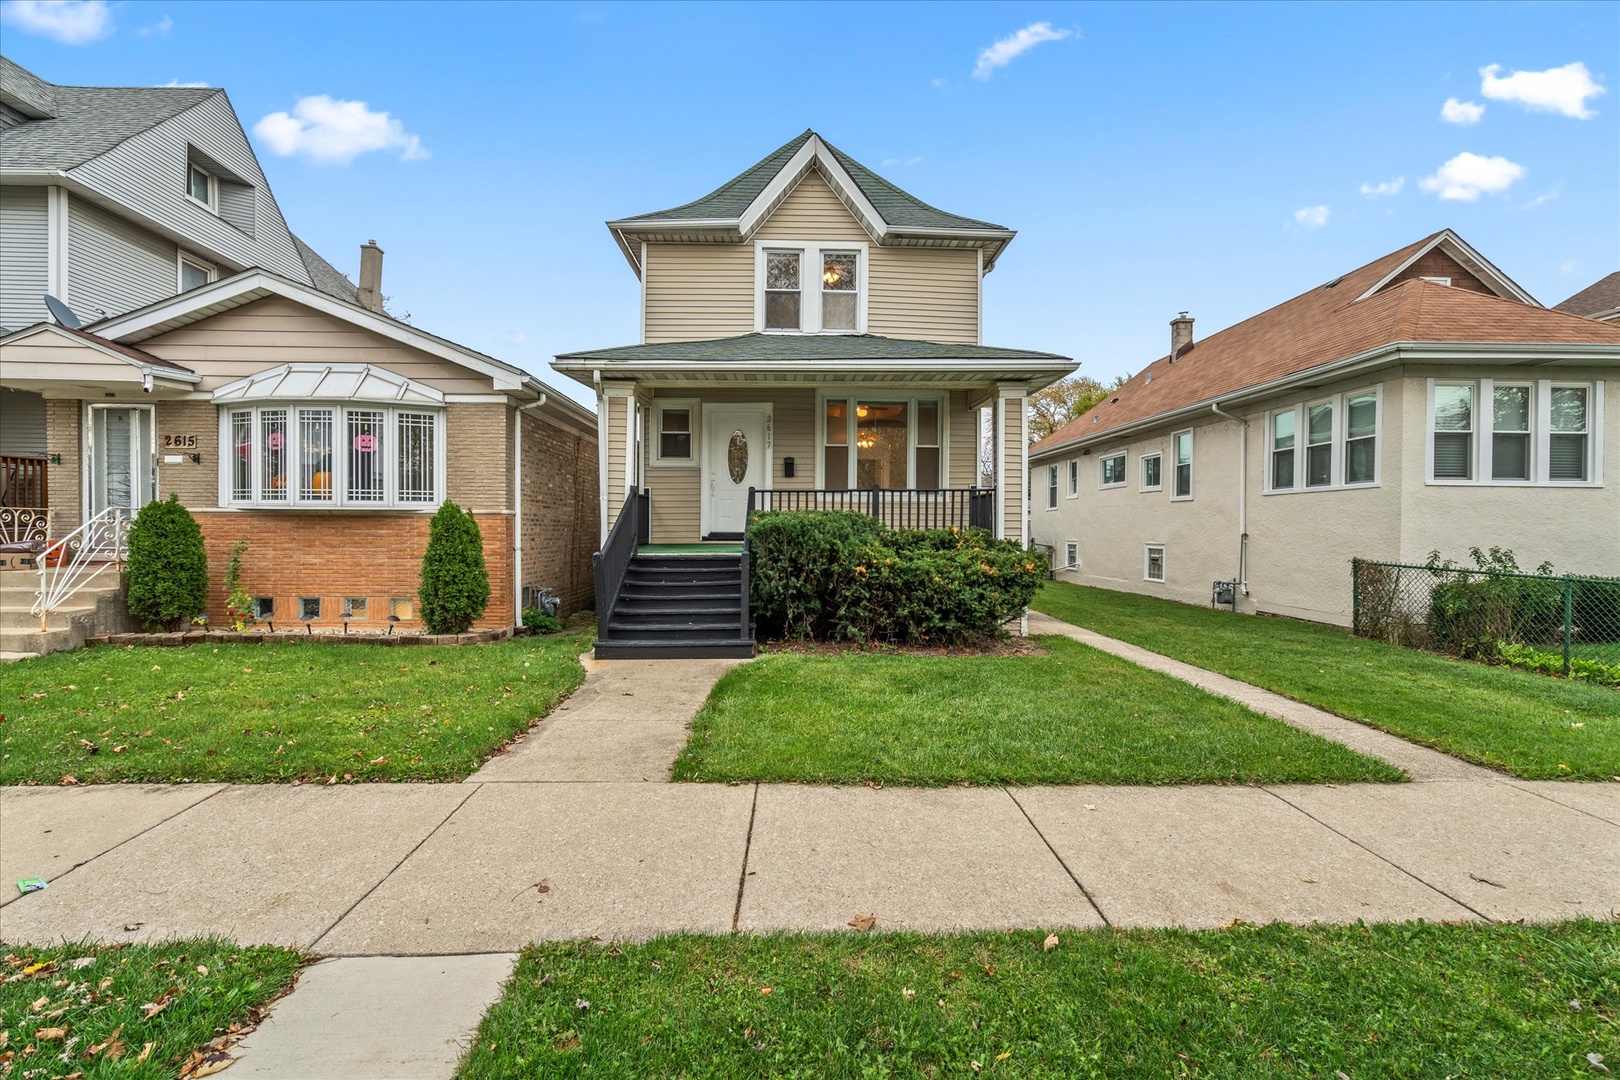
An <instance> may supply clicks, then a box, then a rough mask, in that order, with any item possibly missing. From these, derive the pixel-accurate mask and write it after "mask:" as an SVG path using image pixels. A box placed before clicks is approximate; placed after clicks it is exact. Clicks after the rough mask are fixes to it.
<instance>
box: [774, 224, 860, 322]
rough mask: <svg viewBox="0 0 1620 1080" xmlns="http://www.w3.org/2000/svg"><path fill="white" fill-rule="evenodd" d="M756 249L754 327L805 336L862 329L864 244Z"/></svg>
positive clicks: (787, 244)
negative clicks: (755, 308)
mask: <svg viewBox="0 0 1620 1080" xmlns="http://www.w3.org/2000/svg"><path fill="white" fill-rule="evenodd" d="M756 250H757V252H758V255H757V259H758V261H757V262H756V264H755V273H756V275H757V278H756V282H755V288H756V290H757V291H756V293H755V303H756V305H757V310H756V315H755V320H754V326H755V328H756V329H758V330H764V331H768V332H776V333H783V332H787V333H795V332H796V333H803V334H820V333H833V334H848V333H860V332H861V331H862V330H863V329H864V326H863V324H864V322H865V318H864V314H863V312H864V308H865V305H864V303H863V300H864V298H865V290H866V282H865V281H864V280H863V275H864V273H865V268H864V267H863V266H862V265H861V264H862V263H863V262H864V261H865V249H864V247H863V246H862V245H845V246H832V245H828V246H825V247H824V246H822V245H820V244H813V243H796V242H791V241H784V242H778V243H770V244H764V243H762V244H761V245H760V246H759V247H758V248H757V249H756Z"/></svg>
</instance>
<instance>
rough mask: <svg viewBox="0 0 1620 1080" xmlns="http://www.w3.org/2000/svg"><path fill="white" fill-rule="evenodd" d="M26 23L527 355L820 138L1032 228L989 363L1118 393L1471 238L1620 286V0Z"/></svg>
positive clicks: (1542, 284)
mask: <svg viewBox="0 0 1620 1080" xmlns="http://www.w3.org/2000/svg"><path fill="white" fill-rule="evenodd" d="M71 7H72V5H69V8H71ZM4 15H5V20H6V21H5V23H4V29H3V38H4V49H5V52H6V54H7V55H8V56H10V57H11V58H13V59H14V60H16V61H17V62H19V63H21V64H23V65H24V66H26V67H29V68H31V69H32V70H34V71H36V72H37V73H38V74H40V75H42V76H43V77H45V78H47V79H50V80H52V81H55V82H63V83H85V84H105V85H118V84H123V85H159V84H163V83H167V82H170V81H171V80H176V81H179V82H205V83H208V84H210V85H215V86H223V87H225V88H226V89H227V90H228V91H229V93H230V96H231V100H232V102H233V103H234V105H235V107H236V110H237V112H238V113H239V114H240V115H241V117H242V120H243V123H244V125H245V126H246V127H247V128H248V129H249V131H250V132H254V133H255V134H254V141H255V144H256V146H257V147H258V149H259V153H260V157H261V160H262V161H263V163H264V166H265V169H266V171H267V173H268V174H269V176H270V181H271V184H272V186H273V188H274V189H275V192H276V195H277V197H278V199H279V200H280V202H281V206H282V209H283V211H284V212H285V213H286V215H287V218H288V220H289V222H290V223H291V225H292V227H293V228H294V230H295V231H296V232H298V233H299V234H300V235H301V236H303V237H304V238H305V239H306V240H308V241H309V242H310V243H311V244H313V245H314V246H315V247H316V248H318V249H319V250H320V251H322V252H323V253H324V254H325V255H327V257H328V258H330V259H332V261H333V262H335V263H336V264H337V265H338V266H339V267H341V268H342V269H344V270H345V271H346V272H348V273H349V274H350V275H351V277H352V276H354V275H355V273H356V270H357V264H358V254H357V249H358V245H359V244H360V243H362V242H363V241H364V240H366V239H367V238H369V237H375V238H376V239H377V241H378V242H379V243H380V244H381V245H382V246H383V247H384V248H385V249H386V250H387V252H388V256H387V265H386V271H385V280H384V292H385V293H388V294H390V295H391V296H392V297H393V307H394V308H395V309H396V310H398V311H401V312H409V313H410V317H411V320H412V321H413V322H414V323H416V324H417V325H419V326H422V327H423V328H425V329H428V330H431V331H433V332H436V333H439V334H442V335H444V336H447V337H450V338H453V339H455V340H458V341H462V342H464V343H466V344H469V345H472V346H474V347H476V348H479V349H482V350H485V351H487V352H489V353H491V354H494V355H496V356H500V357H502V358H503V359H506V360H509V361H511V362H514V363H518V364H521V365H523V366H525V367H528V368H529V369H531V370H534V371H541V372H544V371H546V369H545V364H546V362H547V361H548V360H549V359H550V356H551V355H552V354H554V353H556V352H562V351H567V350H570V349H578V348H588V347H598V346H609V345H618V344H625V343H629V342H632V341H634V340H635V339H636V336H637V318H636V299H637V286H636V281H635V277H634V275H633V274H632V273H631V271H630V268H629V267H628V265H627V264H626V263H625V261H624V259H623V257H622V256H621V255H620V254H619V253H618V251H617V250H616V248H615V247H614V244H613V242H612V240H611V239H610V237H609V235H608V233H607V230H606V229H604V228H603V226H602V222H603V221H605V220H607V219H609V218H613V217H618V216H624V215H629V214H635V213H642V212H645V211H649V210H654V209H660V208H662V207H665V206H669V205H673V204H676V203H680V202H684V201H686V200H689V199H692V198H695V197H697V196H698V195H701V194H703V193H705V192H707V191H709V190H710V189H712V188H713V187H715V186H717V185H718V184H720V183H721V182H723V181H724V180H726V179H728V178H729V177H731V176H732V175H734V174H735V173H737V172H739V171H741V170H742V169H743V168H745V167H746V166H748V165H749V164H751V163H753V162H754V161H755V160H757V159H758V158H760V157H762V156H764V154H766V153H767V152H769V151H770V150H772V149H774V148H775V147H776V146H778V145H780V144H781V143H783V142H785V141H787V140H788V139H789V138H791V137H792V136H793V135H795V134H796V133H798V132H799V131H802V130H803V129H804V128H806V127H813V128H815V129H816V130H817V131H818V132H820V133H821V134H822V135H823V137H825V138H826V139H828V140H829V141H831V142H832V143H834V144H835V145H837V146H838V147H839V148H840V149H842V150H844V151H845V152H846V153H849V154H850V155H852V156H854V157H855V158H857V159H858V160H860V161H862V162H864V163H865V164H867V165H868V166H870V167H872V168H875V169H877V170H878V171H879V172H882V173H883V174H885V175H886V176H888V177H889V178H890V179H891V180H893V181H894V182H895V183H897V184H899V185H901V186H902V187H905V188H907V189H908V190H910V191H912V192H913V193H914V194H916V195H918V196H919V197H921V198H923V199H925V200H927V201H929V202H932V203H934V204H936V205H938V206H940V207H942V208H944V209H947V210H950V211H953V212H956V213H961V214H966V215H969V216H972V217H979V218H985V219H988V220H991V221H995V222H999V223H1002V224H1006V225H1009V226H1011V227H1013V228H1015V229H1018V230H1019V236H1018V238H1017V240H1015V241H1014V243H1013V245H1012V247H1011V248H1010V249H1009V250H1008V252H1007V253H1006V255H1005V256H1003V258H1002V260H1001V263H1000V264H999V266H998V267H997V269H996V271H995V272H994V273H993V274H991V275H990V276H989V277H988V278H987V279H986V281H985V305H986V319H985V341H986V343H988V344H996V345H1006V346H1018V347H1028V348H1038V349H1048V350H1052V351H1056V352H1062V353H1066V354H1069V355H1072V356H1074V357H1075V358H1076V359H1078V360H1080V361H1081V362H1082V368H1081V371H1082V373H1085V374H1091V375H1094V376H1097V377H1099V378H1109V377H1112V376H1114V375H1117V374H1122V373H1127V372H1131V371H1135V370H1137V369H1139V368H1141V367H1142V366H1143V365H1145V364H1146V363H1148V362H1149V361H1151V360H1153V359H1154V358H1156V357H1158V356H1160V355H1162V354H1163V353H1164V351H1165V349H1166V347H1167V338H1168V327H1167V323H1168V320H1169V319H1170V318H1171V317H1172V316H1173V315H1174V314H1175V313H1176V312H1177V311H1179V310H1188V311H1191V312H1192V314H1193V315H1194V316H1195V317H1196V318H1197V320H1198V332H1199V333H1200V334H1201V335H1207V334H1209V333H1212V332H1214V331H1215V330H1217V329H1219V328H1221V327H1223V326H1226V325H1230V324H1231V323H1233V322H1236V321H1238V320H1240V319H1243V318H1245V317H1247V316H1249V315H1252V314H1254V313H1256V312H1258V311H1260V310H1263V309H1264V308H1266V307H1269V306H1271V305H1272V304H1274V303H1277V302H1279V301H1281V300H1284V299H1286V298H1288V297H1290V296H1292V295H1294V294H1296V293H1298V292H1301V291H1303V290H1305V289H1306V288H1309V287H1310V286H1312V285H1314V284H1317V283H1320V282H1321V281H1324V280H1327V279H1329V278H1331V277H1334V276H1336V275H1338V274H1339V273H1342V272H1344V271H1346V270H1348V269H1351V268H1353V267H1355V266H1358V265H1360V264H1362V263H1364V262H1366V261H1368V260H1370V259H1372V258H1374V257H1376V256H1378V255H1380V254H1383V253H1384V252H1386V251H1390V250H1393V249H1394V248H1396V247H1399V246H1401V245H1404V244H1406V243H1409V242H1410V241H1412V240H1415V239H1417V238H1419V237H1421V236H1423V235H1425V234H1427V233H1429V232H1431V231H1433V230H1435V229H1438V228H1441V227H1445V226H1450V227H1452V228H1454V229H1456V230H1457V231H1458V232H1459V233H1461V234H1462V236H1463V237H1464V238H1465V239H1467V240H1468V241H1469V242H1471V243H1472V244H1474V246H1476V247H1477V248H1479V249H1480V250H1481V251H1482V252H1484V253H1485V254H1486V255H1487V256H1488V257H1489V258H1491V259H1492V260H1493V261H1495V262H1496V263H1497V265H1499V266H1501V267H1502V268H1503V269H1504V270H1505V271H1506V272H1507V273H1508V274H1510V275H1511V276H1513V277H1514V278H1515V279H1516V280H1517V281H1518V282H1519V283H1520V284H1521V285H1523V286H1524V287H1525V288H1527V289H1529V290H1530V292H1532V293H1533V294H1534V295H1535V296H1536V297H1537V298H1538V299H1540V300H1542V301H1543V302H1544V303H1549V304H1551V303H1556V302H1557V301H1559V300H1562V299H1564V298H1565V297H1566V296H1568V295H1570V294H1571V293H1573V292H1575V291H1577V290H1578V289H1580V288H1583V287H1584V286H1586V285H1587V284H1590V283H1591V282H1592V281H1594V280H1596V279H1597V278H1598V277H1600V276H1602V275H1604V274H1606V273H1609V272H1610V271H1613V270H1615V269H1616V268H1620V123H1617V118H1620V64H1617V59H1620V5H1616V4H1597V3H1590V4H1509V3H1495V4H1477V5H1476V4H1458V3H1452V4H1438V5H1391V4H1365V5H1333V4H1291V5H1275V4H1274V5H1264V6H1229V5H1218V4H1194V5H1173V4H1166V5H1148V4H1130V5H1109V4H1086V5H1068V4H1050V3H1033V4H1026V3H1007V4H995V5H972V4H964V5H948V4H930V5H881V4H878V5H860V4H853V3H846V4H833V5H829V4H815V5H802V6H801V5H793V4H771V5H746V4H728V5H723V6H707V5H693V6H683V5H676V4H660V5H651V6H641V5H601V4H566V3H557V4H547V5H532V6H531V5H520V4H499V5H480V4H474V3H458V4H454V5H437V4H429V3H419V4H387V5H382V4H361V5H348V4H341V3H325V4H302V3H275V4H255V3H241V2H239V3H231V4H204V3H185V4H179V3H144V2H139V3H121V4H112V5H102V4H94V3H92V4H90V5H88V6H87V7H86V6H81V7H80V8H79V10H77V11H73V10H62V9H57V10H50V9H49V6H48V5H46V6H44V9H43V10H42V6H41V5H27V4H24V5H22V6H21V7H19V6H17V5H15V4H12V3H10V2H9V0H8V4H7V6H6V8H5V11H4ZM1021 30H1022V31H1024V35H1023V37H1022V38H1018V37H1015V35H1017V34H1018V32H1019V31H1021ZM64 38H66V39H73V40H72V43H70V41H64V40H62V39H64ZM998 42H1003V43H1004V44H1003V45H1001V46H999V47H997V43H998ZM1020 46H1025V47H1023V48H1020ZM986 50H994V51H993V52H992V53H991V54H990V56H989V58H987V59H983V60H981V57H984V56H985V53H986ZM995 60H1000V61H1005V62H1003V63H999V64H998V63H994V62H992V61H995ZM1575 64H1579V65H1583V69H1582V70H1581V71H1578V72H1577V71H1575V70H1574V69H1572V68H1570V67H1569V65H1575ZM1491 65H1496V67H1495V69H1494V70H1493V71H1492V72H1491V73H1490V75H1489V76H1488V77H1487V76H1482V73H1481V69H1484V68H1488V67H1490V66H1491ZM976 68H977V69H978V72H977V74H978V76H979V77H976V75H975V70H976ZM1555 69H1561V70H1555ZM1514 73H1549V74H1545V75H1536V76H1533V77H1529V78H1527V77H1526V76H1524V75H1517V76H1516V75H1515V74H1514ZM1594 86H1595V87H1596V88H1599V89H1600V90H1601V92H1599V93H1591V92H1590V90H1591V89H1592V88H1593V87H1594ZM1583 87H1584V89H1583ZM322 95H324V96H325V97H326V98H329V99H331V100H330V102H327V103H323V102H321V101H320V100H319V99H320V96H322ZM311 98H313V99H316V100H315V101H313V102H310V101H305V100H304V99H311ZM1452 99H1455V100H1454V103H1453V104H1452V105H1451V106H1450V107H1449V109H1447V111H1449V112H1450V114H1451V115H1452V117H1453V120H1454V121H1461V122H1452V121H1448V120H1447V119H1445V118H1443V117H1442V110H1443V109H1445V108H1447V106H1446V103H1447V102H1448V100H1452ZM300 102H303V104H302V105H300ZM342 102H351V103H352V102H364V103H365V108H364V109H363V110H362V109H360V107H359V106H357V105H350V106H347V107H345V106H343V105H341V104H340V103H342ZM323 105H324V108H323ZM1479 106H1483V111H1482V112H1480V111H1479V110H1478V109H1477V107H1479ZM277 113H282V114H287V115H284V116H282V117H279V118H276V119H274V120H272V121H270V122H269V123H268V124H266V125H264V126H263V127H259V122H260V121H261V120H262V119H263V118H265V117H267V116H272V115H273V114H277ZM381 113H387V114H388V116H387V118H386V119H384V118H382V117H380V116H379V115H377V114H381ZM1583 114H1584V115H1583ZM1470 120H1471V121H1472V122H1467V121H1470ZM329 121H330V122H332V123H335V127H332V126H330V125H329V123H328V122H329ZM365 146H371V147H374V148H373V149H365V150H362V149H361V148H362V147H365ZM278 150H280V151H286V153H280V152H278ZM351 153H352V156H348V155H349V154H351ZM1460 155H1471V156H1470V157H1460ZM323 156H324V159H323ZM334 157H335V158H337V159H339V160H332V159H333V158H334ZM345 157H348V160H346V161H345V160H341V159H343V158H345ZM1448 163H1449V164H1448ZM1470 183H1473V184H1475V185H1483V186H1482V187H1475V188H1470V187H1469V184H1470ZM1379 185H1383V186H1384V190H1385V191H1388V190H1389V189H1390V188H1393V187H1396V186H1398V188H1399V190H1398V191H1395V192H1394V193H1392V194H1376V193H1375V192H1376V191H1377V190H1378V188H1379ZM1364 187H1365V188H1366V189H1367V191H1368V192H1369V193H1366V194H1364V193H1363V188H1364ZM1426 188H1427V190H1426ZM1493 188H1494V190H1492V189H1493ZM1469 194H1473V196H1474V197H1473V198H1471V199H1470V198H1467V197H1466V196H1467V195H1469ZM1444 195H1449V196H1450V197H1442V196H1444ZM1322 208H1326V209H1325V210H1324V209H1322ZM553 378H554V379H555V378H556V377H554V376H553ZM558 381H560V380H558Z"/></svg>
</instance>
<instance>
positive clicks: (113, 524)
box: [31, 506, 130, 634]
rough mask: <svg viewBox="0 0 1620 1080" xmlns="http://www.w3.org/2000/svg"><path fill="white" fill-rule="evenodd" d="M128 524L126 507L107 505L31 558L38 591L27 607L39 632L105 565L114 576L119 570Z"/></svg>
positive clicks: (44, 628) (96, 576)
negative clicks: (37, 577)
mask: <svg viewBox="0 0 1620 1080" xmlns="http://www.w3.org/2000/svg"><path fill="white" fill-rule="evenodd" d="M129 524H130V517H129V511H128V510H127V509H125V508H123V507H117V506H109V507H108V508H107V509H105V510H103V511H102V512H101V513H99V514H97V515H95V516H94V517H92V518H91V519H90V520H89V521H86V522H85V523H84V524H83V525H80V526H79V527H78V528H77V529H74V530H73V531H72V532H70V533H68V534H67V535H66V536H64V537H62V539H60V540H48V541H47V542H46V545H45V551H44V554H43V555H42V556H40V557H38V558H36V559H35V566H36V568H37V569H38V570H39V591H38V592H37V593H35V594H34V606H33V608H32V609H31V613H32V614H33V615H35V616H37V617H38V618H39V632H40V633H42V634H43V633H45V631H46V630H47V628H48V627H47V623H48V621H49V619H50V617H51V613H52V612H54V611H56V610H57V609H58V608H60V607H62V606H63V605H64V604H66V603H67V602H68V600H70V599H71V598H72V597H73V595H74V594H75V593H77V592H78V591H79V590H80V589H83V588H84V587H85V586H86V585H88V584H90V582H92V581H94V580H95V579H96V578H98V577H100V576H101V574H102V573H103V572H104V571H105V570H107V568H108V567H111V568H112V570H113V574H114V575H115V576H116V575H117V574H119V573H122V572H123V568H124V552H125V549H126V536H127V534H128V532H129Z"/></svg>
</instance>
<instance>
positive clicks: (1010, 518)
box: [1001, 397, 1028, 540]
mask: <svg viewBox="0 0 1620 1080" xmlns="http://www.w3.org/2000/svg"><path fill="white" fill-rule="evenodd" d="M1006 410H1007V411H1006V419H1005V421H1004V424H1003V428H1002V440H1001V452H1002V453H1003V454H1005V455H1007V456H1006V467H1005V468H1004V469H1003V470H1002V473H1001V475H1002V478H1003V482H1004V483H1005V485H1006V491H1004V492H1003V493H1002V515H1001V529H1002V532H1001V535H1002V536H1004V537H1007V538H1008V539H1011V540H1017V539H1019V538H1020V537H1022V536H1023V535H1024V485H1025V483H1027V482H1028V481H1027V477H1026V476H1025V469H1024V464H1023V461H1024V457H1023V454H1024V399H1023V398H1021V397H1018V398H1008V399H1006Z"/></svg>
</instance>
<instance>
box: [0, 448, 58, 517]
mask: <svg viewBox="0 0 1620 1080" xmlns="http://www.w3.org/2000/svg"><path fill="white" fill-rule="evenodd" d="M48 475H49V473H48V472H47V470H46V468H45V458H44V457H43V456H35V455H32V454H0V506H30V507H44V506H48V505H50V504H49V500H48V496H49V494H50V492H49V489H48V488H47V486H46V485H47V483H48V480H47V477H48Z"/></svg>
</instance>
